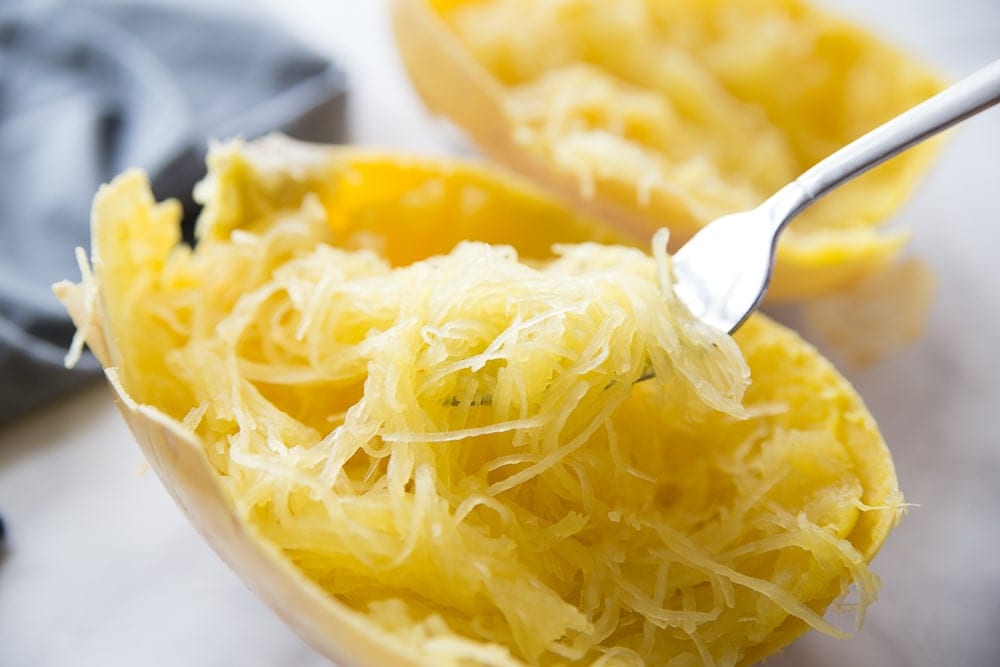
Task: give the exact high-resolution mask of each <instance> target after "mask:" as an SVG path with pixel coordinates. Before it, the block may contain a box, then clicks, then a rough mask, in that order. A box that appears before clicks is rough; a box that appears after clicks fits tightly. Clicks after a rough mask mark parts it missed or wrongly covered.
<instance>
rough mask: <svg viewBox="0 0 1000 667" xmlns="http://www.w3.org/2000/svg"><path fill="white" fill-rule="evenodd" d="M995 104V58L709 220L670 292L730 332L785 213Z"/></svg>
mask: <svg viewBox="0 0 1000 667" xmlns="http://www.w3.org/2000/svg"><path fill="white" fill-rule="evenodd" d="M997 102H1000V60H995V61H994V62H992V63H990V64H989V65H987V66H986V67H984V68H982V69H980V70H978V71H977V72H975V73H973V74H971V75H969V76H968V77H966V78H964V79H962V80H961V81H959V82H958V83H956V84H954V85H953V86H951V87H949V88H947V89H945V90H943V91H942V92H940V93H938V94H937V95H935V96H934V97H931V98H930V99H928V100H927V101H925V102H922V103H920V104H918V105H917V106H915V107H913V108H912V109H910V110H909V111H906V112H904V113H902V114H900V115H899V116H896V117H895V118H893V119H892V120H890V121H889V122H887V123H885V124H884V125H881V126H879V127H877V128H876V129H874V130H872V131H871V132H869V133H868V134H866V135H864V136H862V137H861V138H859V139H856V140H855V141H853V142H851V143H850V144H848V145H847V146H845V147H843V148H841V149H840V150H838V151H836V152H835V153H833V154H832V155H830V156H829V157H827V158H825V159H824V160H822V161H820V162H819V163H817V164H816V165H815V166H813V167H812V168H810V169H809V170H808V171H806V172H805V173H804V174H802V175H801V176H799V177H798V178H797V179H795V180H794V181H792V182H791V183H789V184H788V185H786V186H785V187H783V188H782V189H780V190H779V191H778V192H777V193H775V194H774V195H772V196H771V198H770V199H768V200H767V201H765V202H764V203H763V204H761V205H760V206H758V207H757V208H755V209H753V210H750V211H746V212H743V213H735V214H733V215H727V216H723V217H721V218H719V219H718V220H714V221H713V222H711V223H709V224H708V225H706V226H705V227H704V228H702V229H701V230H700V231H699V232H698V233H697V234H695V235H694V236H693V237H692V238H691V240H690V241H688V242H687V243H686V244H684V246H683V247H681V249H680V250H679V251H678V252H677V254H676V255H674V258H673V269H674V276H675V278H676V283H675V285H674V289H675V291H676V293H677V296H678V297H679V298H680V300H681V301H682V302H683V303H684V304H685V305H686V306H687V307H688V309H689V310H690V311H691V312H692V313H693V314H694V315H695V316H696V317H698V318H699V319H701V320H702V321H703V322H706V323H707V324H709V325H711V326H713V327H715V328H717V329H719V330H721V331H726V332H733V331H735V330H736V329H737V328H738V327H739V326H740V325H741V324H743V322H744V321H745V320H746V318H747V317H749V316H750V313H752V312H753V311H754V310H755V309H756V308H757V306H758V305H759V304H760V302H761V299H763V297H764V292H765V291H766V290H767V286H768V284H769V283H770V281H771V273H772V271H773V269H774V255H775V251H776V249H777V245H778V236H779V235H780V234H781V232H782V231H783V230H784V229H785V227H786V226H787V225H788V223H789V222H790V221H791V220H792V218H794V217H795V216H796V215H798V214H799V213H801V212H802V211H803V210H804V209H805V208H807V207H808V206H809V205H810V204H812V203H813V202H815V201H816V200H817V199H819V198H820V197H822V196H823V195H825V194H826V193H828V192H830V191H831V190H833V189H834V188H836V187H837V186H839V185H841V184H843V183H846V182H847V181H849V180H851V179H852V178H854V177H855V176H859V175H861V174H863V173H864V172H866V171H868V170H869V169H871V168H872V167H875V166H876V165H878V164H881V163H882V162H884V161H886V160H888V159H889V158H891V157H892V156H894V155H896V154H898V153H901V152H903V151H905V150H906V149H908V148H910V147H911V146H914V145H916V144H918V143H920V142H922V141H924V140H925V139H927V138H929V137H931V136H933V135H935V134H937V133H938V132H941V131H942V130H945V129H947V128H949V127H951V126H952V125H955V124H956V123H959V122H961V121H963V120H965V119H966V118H969V117H970V116H974V115H975V114H977V113H979V112H980V111H984V110H986V109H988V108H989V107H991V106H993V105H994V104H996V103H997ZM997 148H998V150H1000V146H998V147H997Z"/></svg>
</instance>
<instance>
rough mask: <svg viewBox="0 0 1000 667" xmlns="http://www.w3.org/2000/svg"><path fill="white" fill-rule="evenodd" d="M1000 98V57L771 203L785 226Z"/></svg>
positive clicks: (815, 170)
mask: <svg viewBox="0 0 1000 667" xmlns="http://www.w3.org/2000/svg"><path fill="white" fill-rule="evenodd" d="M998 102H1000V59H998V60H994V61H993V62H992V63H990V64H989V65H986V66H985V67H983V68H982V69H980V70H977V71H976V72H974V73H972V74H970V75H969V76H967V77H965V78H964V79H962V80H961V81H959V82H958V83H956V84H954V85H952V86H950V87H948V88H946V89H945V90H943V91H941V92H940V93H938V94H937V95H935V96H934V97H931V98H930V99H928V100H926V101H924V102H922V103H920V104H918V105H917V106H915V107H913V108H911V109H910V110H908V111H906V112H904V113H902V114H900V115H899V116H896V117H895V118H893V119H892V120H890V121H888V122H887V123H885V124H884V125H880V126H879V127H877V128H875V129H874V130H872V131H871V132H869V133H868V134H865V135H864V136H862V137H860V138H858V139H856V140H854V141H853V142H851V143H849V144H848V145H846V146H844V147H843V148H841V149H840V150H838V151H836V152H835V153H832V154H831V155H829V156H828V157H826V158H824V159H823V160H821V161H820V162H818V163H817V164H816V165H814V166H813V167H811V168H810V169H809V170H808V171H806V172H805V173H804V174H802V175H801V176H799V177H798V178H797V179H795V181H793V182H792V183H791V184H790V185H787V186H785V187H784V188H782V190H780V191H779V192H778V193H777V194H776V195H775V196H774V197H773V198H772V200H773V201H772V202H771V205H772V206H774V207H776V208H778V209H782V210H781V213H782V215H781V216H779V217H780V218H782V226H784V223H787V222H788V221H789V220H791V219H792V218H793V217H795V215H796V214H798V213H799V212H800V211H801V210H802V209H804V208H806V207H807V206H809V205H810V204H812V203H813V202H814V201H816V200H817V199H819V198H820V197H822V196H823V195H825V194H826V193H828V192H830V191H831V190H833V189H834V188H836V187H837V186H839V185H842V184H843V183H845V182H847V181H849V180H851V179H852V178H854V177H855V176H860V175H861V174H863V173H865V172H866V171H868V170H869V169H871V168H872V167H875V166H877V165H879V164H881V163H883V162H885V161H886V160H888V159H889V158H891V157H893V156H895V155H897V154H899V153H902V152H903V151H905V150H906V149H907V148H910V147H911V146H914V145H916V144H919V143H920V142H921V141H923V140H925V139H927V138H929V137H932V136H934V135H935V134H937V133H938V132H941V131H943V130H946V129H948V128H949V127H951V126H952V125H955V124H956V123H958V122H961V121H963V120H965V119H966V118H969V117H970V116H974V115H976V114H977V113H979V112H980V111H985V110H986V109H988V108H990V107H991V106H993V105H994V104H997V103H998Z"/></svg>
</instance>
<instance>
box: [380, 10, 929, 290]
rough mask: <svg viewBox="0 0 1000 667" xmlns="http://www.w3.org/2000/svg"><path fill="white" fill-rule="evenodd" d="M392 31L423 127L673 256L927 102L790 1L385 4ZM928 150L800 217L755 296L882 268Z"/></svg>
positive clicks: (891, 68) (847, 279)
mask: <svg viewBox="0 0 1000 667" xmlns="http://www.w3.org/2000/svg"><path fill="white" fill-rule="evenodd" d="M393 19H394V27H395V35H396V40H397V43H398V46H399V50H400V53H401V55H402V58H403V62H404V64H405V65H406V68H407V70H408V72H409V75H410V78H411V80H412V82H413V84H414V86H415V87H416V89H417V91H418V92H419V93H420V95H421V97H422V98H423V100H424V102H425V103H426V105H427V107H428V108H429V109H430V110H431V111H432V112H434V113H436V114H440V115H442V116H444V117H446V118H448V119H450V120H451V121H453V122H454V123H455V124H456V125H458V126H459V127H460V128H462V129H463V130H465V131H466V132H467V133H468V135H469V137H470V138H471V139H472V140H473V141H474V142H475V143H476V144H477V145H478V146H479V147H480V148H481V149H482V150H483V152H484V153H485V154H486V155H487V156H488V157H489V158H490V159H492V160H494V161H496V162H498V163H500V164H502V165H504V166H506V167H509V168H511V169H513V170H515V171H517V172H519V173H521V174H524V175H526V176H528V177H529V178H530V179H532V180H534V181H536V182H538V183H539V184H541V185H543V186H544V187H546V188H548V189H550V190H551V191H553V192H554V193H557V194H558V195H560V196H561V197H563V198H564V199H565V200H566V201H568V202H569V203H571V204H572V205H573V206H575V207H577V208H579V209H580V210H584V211H587V212H589V213H591V214H595V215H597V216H598V217H600V218H602V219H605V220H607V221H609V222H610V223H612V224H613V225H614V226H616V227H618V228H619V229H622V230H625V231H626V232H628V233H630V234H632V235H633V236H635V237H636V238H640V239H646V238H648V237H649V236H650V235H651V234H652V232H653V231H654V230H656V229H657V228H659V227H663V226H666V227H669V228H670V230H671V238H672V241H673V243H674V244H675V245H674V249H676V247H677V246H676V244H679V243H680V242H683V241H684V240H685V239H686V238H688V237H689V236H690V235H691V234H693V233H694V232H695V231H697V230H698V229H699V228H700V227H701V226H703V225H704V224H706V223H707V222H709V221H711V220H713V219H715V218H717V217H719V216H721V215H724V214H726V213H732V212H736V211H741V210H746V209H749V208H752V207H753V206H756V205H757V204H758V203H760V202H761V201H763V200H764V199H765V198H766V197H767V196H769V195H770V194H772V193H773V192H775V191H776V190H777V189H778V188H779V187H781V186H782V185H784V184H785V183H787V182H789V181H791V180H792V179H793V178H795V177H796V176H798V175H799V174H800V173H801V172H803V171H804V170H805V169H807V168H808V167H810V166H811V165H813V164H814V163H815V162H817V161H818V160H820V159H821V158H823V157H825V156H826V155H828V154H829V153H831V152H832V151H833V150H835V149H837V148H839V147H840V146H842V145H844V144H846V143H847V142H849V141H850V140H852V139H854V138H856V137H858V136H860V135H861V134H863V133H864V132H865V131H867V130H869V129H872V128H874V127H875V126H877V125H878V124H879V123H881V122H884V121H885V120H887V119H889V118H891V117H892V116H893V115H895V114H898V113H900V112H902V111H903V110H905V109H907V108H909V107H910V106H913V105H914V104H916V103H918V102H920V101H922V100H924V99H926V98H927V97H930V96H931V95H932V94H934V93H935V92H937V91H938V90H939V89H940V87H941V84H940V81H939V79H938V78H936V77H935V76H934V75H933V74H931V73H930V72H929V71H927V70H926V69H925V68H924V67H923V66H922V65H920V64H918V63H916V62H915V61H914V60H913V59H911V58H908V57H906V56H904V55H902V54H900V53H899V52H897V51H895V50H894V49H892V48H891V47H889V46H887V45H885V44H883V43H881V42H880V41H879V40H878V39H877V38H875V37H874V36H872V35H870V34H868V33H866V32H865V31H864V30H862V29H860V28H858V27H857V26H854V25H852V24H850V23H848V22H846V21H843V20H840V19H837V18H834V17H832V16H829V15H826V14H824V13H822V12H821V11H819V10H817V9H814V8H813V7H811V6H810V5H808V4H806V3H804V2H802V1H801V0H710V1H703V0H682V1H679V2H678V1H676V0H622V1H620V2H619V1H616V2H605V1H603V0H551V1H536V0H458V1H455V0H395V2H394V3H393ZM934 151H935V148H934V146H932V145H924V146H922V147H918V148H917V149H914V150H911V151H909V152H907V153H906V154H904V155H903V156H900V157H897V158H895V159H894V160H892V161H890V162H888V163H886V164H885V165H883V166H881V167H879V168H878V169H876V170H874V171H873V172H871V173H869V174H866V175H865V176H863V177H861V178H859V179H858V180H857V181H856V182H854V183H851V184H849V185H847V186H845V187H844V188H842V189H841V190H840V191H838V192H836V193H834V194H833V195H830V196H829V197H828V198H827V199H826V200H825V201H823V202H820V203H819V204H817V205H816V206H814V207H813V208H812V209H810V210H808V211H806V212H805V213H804V214H803V215H802V216H801V218H800V219H799V220H798V221H796V222H795V223H793V225H792V227H791V229H790V230H789V231H788V232H786V235H785V238H784V239H783V241H782V243H781V245H780V248H779V253H778V260H777V269H776V277H775V280H774V282H773V284H772V287H771V289H770V291H769V294H768V298H770V299H772V300H789V299H799V298H803V297H807V296H811V295H816V294H822V293H826V292H829V291H831V290H836V289H837V288H839V287H843V286H845V285H847V284H850V283H851V282H853V281H855V280H857V279H858V278H860V277H862V276H865V275H870V274H873V273H876V272H878V271H879V270H880V269H882V268H883V267H884V266H885V265H886V264H887V263H888V262H889V261H890V260H891V258H892V257H894V256H895V255H896V254H897V252H898V251H899V250H900V248H901V247H902V245H903V243H904V242H905V240H906V235H905V234H904V233H902V232H899V231H892V232H889V231H885V230H883V229H881V227H880V225H881V224H882V223H883V222H884V221H885V219H886V218H887V217H888V216H889V215H890V214H892V213H893V212H894V211H895V210H896V209H897V207H898V206H899V205H900V204H901V203H902V202H903V200H904V199H905V198H906V196H907V195H908V194H909V193H910V191H911V189H912V188H913V187H914V186H915V184H916V182H917V181H918V179H919V177H920V175H921V174H922V173H923V172H924V171H925V169H926V166H927V165H928V163H929V160H930V158H931V157H932V156H933V154H934Z"/></svg>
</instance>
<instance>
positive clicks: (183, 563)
mask: <svg viewBox="0 0 1000 667" xmlns="http://www.w3.org/2000/svg"><path fill="white" fill-rule="evenodd" d="M261 2H262V5H263V10H264V11H267V12H270V13H271V14H273V16H274V18H275V20H276V21H277V22H279V23H282V24H285V25H287V26H288V27H289V28H291V29H292V30H295V31H297V32H299V33H300V34H301V35H302V36H303V38H304V39H306V40H308V41H309V42H311V43H312V44H314V45H316V46H317V47H318V48H320V49H322V50H323V51H324V52H327V53H329V54H330V55H332V56H334V57H336V58H337V59H338V60H339V61H340V62H341V63H342V64H343V65H344V66H345V67H346V68H347V69H348V71H349V72H350V74H351V78H352V99H351V106H350V121H351V123H350V126H351V135H352V139H353V140H354V141H357V142H364V143H370V144H379V145H384V146H393V147H400V148H406V149H411V150H417V151H423V152H435V153H447V152H454V151H455V150H456V146H457V144H456V143H455V142H454V141H453V140H452V139H451V138H449V136H448V135H447V134H446V133H442V132H441V131H440V127H439V126H438V125H436V124H435V123H433V122H432V121H431V120H430V119H429V118H428V117H427V115H426V114H425V112H424V111H423V110H422V109H421V107H420V104H419V102H418V101H417V99H416V97H415V96H414V93H413V92H412V90H411V89H410V88H409V86H408V84H407V81H406V78H405V75H404V73H403V71H402V69H401V66H400V64H399V62H398V59H397V56H396V53H395V50H394V48H393V46H392V41H391V37H390V34H389V30H388V27H387V23H386V10H385V6H384V4H383V3H382V2H357V1H354V0H332V1H330V2H326V3H317V2H314V1H312V0H295V1H293V2H288V1H284V2H282V1H279V0H261ZM825 4H827V5H829V6H830V7H831V8H833V9H834V10H836V11H839V12H841V13H844V14H846V15H848V16H853V17H854V18H856V19H857V20H859V21H862V22H864V23H866V24H867V25H869V26H870V27H871V28H872V29H873V30H875V31H877V32H879V33H881V34H883V35H884V36H885V37H886V38H888V39H889V40H891V41H894V42H896V43H897V44H900V45H901V46H903V47H904V48H906V49H907V50H909V51H911V52H913V53H915V54H916V55H918V56H920V57H922V58H923V59H925V60H926V61H927V62H929V63H930V64H932V65H933V66H935V67H936V68H938V69H939V70H940V71H942V72H943V73H945V74H946V75H949V76H952V77H957V76H960V75H962V74H964V73H966V72H969V71H971V70H973V69H975V68H976V67H977V66H980V65H982V64H985V63H986V62H988V61H990V60H992V59H994V58H996V57H998V56H1000V2H997V1H996V0H880V1H879V2H867V0H839V1H836V0H826V3H825ZM998 188H1000V111H997V110H994V111H992V112H988V113H987V114H984V115H983V116H980V117H978V118H975V119H973V120H971V121H969V122H968V123H967V124H965V125H963V126H962V127H961V128H959V129H958V130H957V131H955V132H954V134H953V136H952V139H951V140H950V141H949V142H948V143H947V146H946V148H945V150H944V152H943V155H942V157H941V159H940V160H939V161H938V163H937V164H936V166H935V167H934V169H933V171H932V173H931V174H930V176H929V177H928V178H927V179H926V181H925V182H924V184H923V187H922V188H920V190H919V192H918V193H917V194H916V196H915V197H913V199H912V200H911V201H910V202H909V203H908V204H907V205H906V207H905V208H904V210H903V211H902V212H901V213H900V214H898V216H897V218H896V223H895V224H898V225H901V226H903V227H905V228H907V229H910V230H912V231H913V234H914V238H913V242H912V244H911V252H912V253H913V254H915V255H917V256H920V257H922V258H923V259H925V260H926V261H927V262H928V263H929V264H930V266H931V267H932V269H933V270H934V272H935V273H936V274H937V281H938V282H937V293H936V300H935V302H934V306H933V309H932V312H931V316H930V321H929V324H928V326H927V330H926V332H925V334H924V336H923V338H922V339H921V340H920V341H919V342H917V343H916V344H914V345H912V346H910V347H908V348H906V349H903V350H900V351H897V352H895V353H893V354H892V355H890V356H889V357H888V358H886V359H884V360H882V361H881V362H879V363H877V364H875V365H873V366H870V367H867V368H864V369H854V368H847V369H845V370H846V374H847V375H848V376H849V378H850V379H851V380H852V381H853V382H854V383H855V385H856V387H857V388H858V390H859V392H860V393H861V395H862V396H863V397H864V398H865V399H866V401H867V403H868V405H869V407H870V408H871V410H872V412H873V413H874V415H875V417H876V418H877V419H878V420H879V423H880V425H881V428H882V431H883V433H884V435H885V438H886V440H887V441H888V442H889V444H890V447H891V448H892V451H893V454H894V457H895V460H896V463H897V468H898V472H899V478H900V481H901V484H902V487H903V490H904V492H905V494H906V496H907V500H908V501H910V502H911V503H914V504H915V506H914V507H913V508H912V509H911V510H910V512H909V514H908V516H907V517H906V518H905V519H904V520H903V522H902V524H901V525H900V526H899V528H898V529H897V530H896V531H895V532H894V533H893V534H892V535H891V536H890V539H889V540H888V542H887V544H886V546H885V548H884V549H883V550H882V552H881V554H880V555H879V556H878V557H877V558H876V560H875V562H874V569H875V570H876V572H877V573H878V574H879V575H881V577H882V582H883V589H882V593H881V596H880V598H881V599H880V600H879V602H878V603H877V604H876V605H875V606H874V607H873V608H872V609H871V610H870V612H869V616H868V619H867V622H866V625H865V627H864V629H863V630H862V631H861V632H860V633H859V634H858V635H857V636H856V637H855V638H853V639H851V640H848V641H840V640H833V639H830V638H827V637H824V636H822V635H819V634H817V633H811V634H809V635H808V636H806V637H805V638H803V639H802V640H800V641H798V642H796V643H795V644H793V645H792V646H791V647H789V648H788V649H786V651H785V652H784V653H783V654H782V655H780V656H778V657H777V658H774V659H772V660H771V661H769V662H768V664H770V665H777V666H789V665H803V664H807V665H844V664H851V665H952V666H964V665H968V666H974V665H975V666H978V665H994V664H997V662H998V660H1000V657H998V656H1000V632H998V631H997V622H998V620H1000V558H997V557H996V553H997V551H998V550H1000V484H997V482H996V480H997V478H998V477H1000V437H998V436H1000V426H998V423H1000V422H998V420H997V413H998V412H1000V380H998V378H1000V356H998V354H997V352H996V350H997V345H998V341H1000V307H998V306H1000V299H998V291H997V290H998V288H997V284H996V276H997V272H996V267H997V265H998V263H1000V250H998V248H1000V197H998V196H997V195H998ZM0 512H2V514H3V517H4V519H5V520H6V521H7V527H8V549H7V552H6V554H4V555H2V556H0V665H4V666H5V667H21V666H25V667H26V666H29V665H31V666H63V665H74V666H81V667H83V666H88V665H95V666H96V665H100V666H102V667H108V666H115V665H131V664H141V665H145V666H147V667H158V666H161V665H162V666H167V665H171V666H172V665H205V666H209V665H219V666H223V665H226V666H228V665H305V666H308V665H322V664H326V663H325V661H324V660H323V659H322V658H320V657H319V656H317V655H316V654H315V653H313V652H312V651H311V650H310V649H309V648H308V647H307V646H306V645H305V644H304V643H303V642H302V641H301V640H299V639H298V638H297V637H296V636H295V635H294V634H293V633H292V632H291V631H289V630H288V629H286V628H285V627H284V625H282V623H281V622H280V621H279V620H278V619H277V617H276V616H274V615H273V614H272V613H271V612H270V611H269V610H268V609H267V608H266V607H265V606H264V605H263V604H262V603H261V602H260V601H258V600H257V599H256V598H255V597H254V596H253V595H252V594H251V593H250V592H249V591H248V590H247V589H246V588H245V587H244V586H243V584H242V583H241V582H240V581H239V580H238V579H237V578H236V576H235V575H234V574H233V573H232V572H230V571H229V570H228V569H227V568H226V566H224V565H223V564H222V562H221V561H220V560H219V559H218V558H217V557H216V555H215V554H214V553H213V552H212V551H211V550H210V549H209V548H208V546H207V545H206V544H205V543H204V542H203V541H202V540H201V538H199V537H198V536H197V534H196V533H195V532H194V530H193V529H192V528H191V526H190V525H189V524H188V523H187V520H186V519H185V518H184V516H183V515H182V513H181V512H180V511H179V510H178V509H177V508H176V507H175V506H174V504H173V502H172V501H171V500H170V499H169V497H168V496H167V494H166V492H165V491H164V489H163V487H162V486H161V484H160V482H159V480H158V479H157V478H156V477H155V475H153V474H152V473H150V472H144V466H143V461H142V457H141V455H140V453H139V450H138V448H137V447H136V446H135V444H134V442H133V440H132V438H131V436H130V435H129V433H128V432H127V430H126V428H125V425H124V423H123V422H122V420H121V419H120V417H119V416H118V413H117V412H116V410H115V408H114V406H113V404H112V402H111V400H110V396H109V394H108V392H107V390H106V389H105V388H104V387H100V386H98V387H94V388H93V389H90V390H87V391H83V392H81V393H79V394H77V395H75V396H73V397H71V398H69V399H68V400H66V401H64V402H62V403H60V404H58V405H54V406H52V407H51V408H49V409H46V410H44V411H41V412H37V413H35V414H32V415H29V416H27V417H25V418H23V419H21V420H19V421H16V422H14V423H13V424H9V425H6V426H4V427H3V428H2V429H0Z"/></svg>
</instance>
